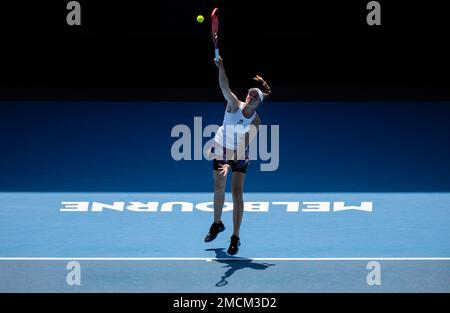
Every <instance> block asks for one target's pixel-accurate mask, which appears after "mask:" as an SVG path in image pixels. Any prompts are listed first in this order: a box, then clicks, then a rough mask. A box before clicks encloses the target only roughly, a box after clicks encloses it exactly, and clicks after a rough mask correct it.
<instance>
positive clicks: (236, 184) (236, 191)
mask: <svg viewBox="0 0 450 313" xmlns="http://www.w3.org/2000/svg"><path fill="white" fill-rule="evenodd" d="M244 178H245V172H240V171H234V172H233V178H232V179H231V192H232V194H233V235H232V236H231V241H230V247H229V248H228V254H231V255H234V254H236V253H237V252H238V250H239V245H240V239H239V230H240V228H241V223H242V218H243V216H244V196H243V193H244Z"/></svg>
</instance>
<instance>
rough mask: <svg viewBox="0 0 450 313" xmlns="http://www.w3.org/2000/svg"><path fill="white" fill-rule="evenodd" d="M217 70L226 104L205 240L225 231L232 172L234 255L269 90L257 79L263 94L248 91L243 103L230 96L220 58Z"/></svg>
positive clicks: (215, 150)
mask: <svg viewBox="0 0 450 313" xmlns="http://www.w3.org/2000/svg"><path fill="white" fill-rule="evenodd" d="M214 63H215V64H216V66H217V67H218V68H219V86H220V89H221V90H222V93H223V96H224V97H225V99H226V101H227V104H226V109H225V114H224V118H223V123H222V126H220V128H219V129H218V131H217V133H216V135H215V137H214V147H212V149H211V152H212V153H213V178H214V222H213V224H212V225H211V227H210V229H209V233H208V234H207V235H206V237H205V241H206V242H210V241H212V240H214V239H215V238H216V237H217V234H218V233H220V232H222V231H224V230H225V226H224V224H223V223H222V221H221V216H222V210H223V205H224V202H225V186H226V181H227V174H228V172H229V171H230V170H231V171H232V178H231V192H232V195H233V235H232V236H231V242H230V246H229V248H228V254H230V255H234V254H236V253H237V252H238V250H239V245H240V239H239V229H240V227H241V222H242V217H243V214H244V200H243V191H244V178H245V173H246V171H247V166H248V160H249V156H248V150H249V149H248V146H249V143H250V142H251V141H252V140H253V139H254V138H255V136H256V134H257V132H258V127H259V125H260V123H261V119H260V118H259V115H258V113H256V109H257V108H258V107H259V105H261V103H262V102H263V101H264V100H265V99H266V98H267V97H269V96H270V95H271V91H270V87H269V86H268V85H267V83H266V82H265V81H264V80H263V79H262V78H261V77H260V76H258V75H256V77H255V78H254V80H256V81H258V82H260V83H262V86H263V89H264V92H263V91H261V89H259V88H251V89H249V90H248V93H247V96H246V98H245V101H240V100H239V99H238V98H237V97H236V96H235V94H234V93H233V92H231V90H230V87H229V84H228V78H227V75H226V73H225V68H224V66H223V62H222V58H221V57H220V56H219V57H218V59H214Z"/></svg>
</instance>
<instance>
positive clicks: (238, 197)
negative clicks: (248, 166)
mask: <svg viewBox="0 0 450 313" xmlns="http://www.w3.org/2000/svg"><path fill="white" fill-rule="evenodd" d="M231 193H232V195H233V200H235V201H242V199H243V196H242V194H243V188H242V187H241V186H233V187H231Z"/></svg>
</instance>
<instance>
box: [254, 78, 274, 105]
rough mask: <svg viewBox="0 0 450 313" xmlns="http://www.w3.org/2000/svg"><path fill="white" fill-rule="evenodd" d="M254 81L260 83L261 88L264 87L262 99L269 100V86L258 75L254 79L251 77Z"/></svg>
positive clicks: (270, 92)
mask: <svg viewBox="0 0 450 313" xmlns="http://www.w3.org/2000/svg"><path fill="white" fill-rule="evenodd" d="M253 79H254V80H256V81H257V82H260V83H262V85H263V87H264V91H263V94H264V99H267V98H269V97H270V96H271V95H272V91H271V90H270V87H269V85H268V84H267V83H266V81H265V80H264V79H263V78H262V77H261V76H259V75H256V76H255V77H253Z"/></svg>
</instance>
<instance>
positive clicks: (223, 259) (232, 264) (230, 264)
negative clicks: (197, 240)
mask: <svg viewBox="0 0 450 313" xmlns="http://www.w3.org/2000/svg"><path fill="white" fill-rule="evenodd" d="M205 251H214V253H215V254H216V259H217V260H214V262H217V263H223V264H225V266H224V268H227V270H226V272H225V273H224V274H223V275H222V276H221V278H220V281H219V282H218V283H216V287H223V286H226V285H227V284H228V281H227V279H228V278H230V277H231V275H233V274H234V273H236V272H237V271H238V270H241V269H244V268H250V269H253V270H265V269H267V268H268V267H270V266H275V264H269V263H256V262H253V260H252V259H249V258H246V257H233V256H230V255H228V254H227V253H226V252H225V249H224V248H217V249H206V250H205Z"/></svg>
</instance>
